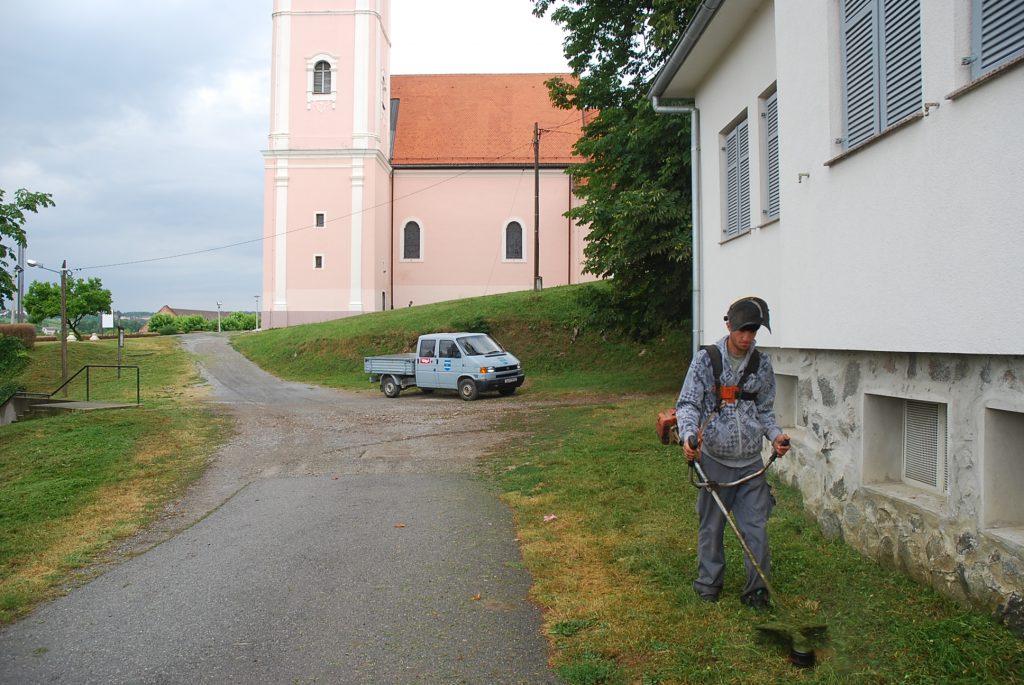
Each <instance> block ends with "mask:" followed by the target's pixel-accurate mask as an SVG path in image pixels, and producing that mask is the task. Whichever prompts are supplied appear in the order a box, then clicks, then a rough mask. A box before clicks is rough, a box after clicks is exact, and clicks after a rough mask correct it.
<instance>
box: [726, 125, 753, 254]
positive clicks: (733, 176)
mask: <svg viewBox="0 0 1024 685" xmlns="http://www.w3.org/2000/svg"><path fill="white" fill-rule="evenodd" d="M747 134H748V131H747V120H746V119H743V120H742V121H740V122H739V123H738V124H736V127H735V128H733V129H732V130H731V131H729V132H728V133H727V134H725V147H724V148H723V149H724V152H725V237H726V238H732V237H733V236H737V235H739V234H740V233H743V232H745V231H747V230H748V229H749V228H750V151H749V144H748V142H749V141H748V135H747Z"/></svg>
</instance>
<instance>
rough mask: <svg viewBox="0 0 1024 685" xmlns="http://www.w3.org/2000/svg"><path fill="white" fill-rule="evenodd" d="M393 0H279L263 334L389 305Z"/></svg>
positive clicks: (267, 172)
mask: <svg viewBox="0 0 1024 685" xmlns="http://www.w3.org/2000/svg"><path fill="white" fill-rule="evenodd" d="M389 4H390V3H389V2H388V0H274V11H273V55H272V64H271V107H270V135H269V142H268V149H266V150H264V151H263V158H264V218H263V288H262V290H263V293H262V302H263V303H265V306H264V311H263V321H264V325H265V326H266V327H268V328H276V327H281V326H289V325H295V324H300V323H310V322H314V321H324V320H329V319H336V318H340V317H343V316H348V315H352V314H359V313H363V312H369V311H376V310H380V309H385V308H387V307H388V306H390V298H391V292H390V286H389V282H390V275H389V274H388V273H387V272H388V269H389V268H390V267H389V255H390V253H391V244H390V241H391V207H390V200H391V165H390V159H389V157H390V155H389V151H390V147H391V140H390V137H391V133H390V119H391V106H390V100H389V83H390V68H389V53H390V38H389V33H388V25H389Z"/></svg>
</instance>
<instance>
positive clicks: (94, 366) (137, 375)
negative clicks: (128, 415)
mask: <svg viewBox="0 0 1024 685" xmlns="http://www.w3.org/2000/svg"><path fill="white" fill-rule="evenodd" d="M89 369H117V370H118V374H120V373H121V369H135V404H142V392H141V382H140V372H139V367H138V366H136V365H131V366H127V365H121V364H86V365H85V366H83V367H82V368H80V369H79V370H78V371H76V372H75V374H74V375H73V376H71V378H69V379H67V380H66V381H64V382H63V383H61V385H60V387H59V388H57V389H56V390H54V391H53V392H51V393H50V397H53V396H54V395H56V394H57V393H59V392H60V391H61V390H63V389H64V388H66V387H67V385H68V383H70V382H71V381H73V380H75V379H76V378H78V376H79V375H80V374H81V373H82V372H83V371H85V401H86V402H88V401H89V384H90V379H89Z"/></svg>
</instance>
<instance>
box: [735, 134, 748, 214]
mask: <svg viewBox="0 0 1024 685" xmlns="http://www.w3.org/2000/svg"><path fill="white" fill-rule="evenodd" d="M736 131H737V133H738V135H737V141H736V143H737V147H739V150H738V153H739V165H740V178H739V182H740V198H739V217H737V225H738V230H739V231H744V230H746V229H748V228H750V144H749V141H748V128H747V122H746V120H744V121H743V122H742V123H741V124H740V125H739V126H737V127H736Z"/></svg>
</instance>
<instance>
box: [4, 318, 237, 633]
mask: <svg viewBox="0 0 1024 685" xmlns="http://www.w3.org/2000/svg"><path fill="white" fill-rule="evenodd" d="M68 353H69V354H68V356H69V368H70V370H71V372H72V373H73V372H74V371H76V370H77V369H78V368H80V367H81V366H82V365H83V364H86V363H93V364H98V363H102V364H107V363H115V362H116V354H117V351H116V347H114V343H108V342H106V341H102V342H80V343H74V344H72V345H70V346H69V350H68ZM124 363H129V364H138V365H139V366H141V367H142V369H141V379H142V396H143V402H144V404H143V406H142V407H132V408H130V409H121V410H106V411H100V412H88V413H78V414H70V415H61V416H56V417H51V418H46V419H37V420H31V421H23V422H18V423H14V424H11V425H9V426H5V427H2V428H0V436H2V439H0V623H7V622H10V621H12V620H15V619H16V618H18V617H19V616H23V615H24V614H25V613H27V612H28V611H29V610H30V609H31V607H32V606H33V605H35V604H36V603H38V602H39V601H41V600H43V599H45V598H47V597H50V596H52V595H53V594H55V593H57V592H58V591H59V588H60V587H61V585H62V584H63V583H64V582H65V581H66V580H67V578H68V576H69V574H70V573H71V572H72V571H74V570H75V569H78V568H81V567H82V566H84V565H86V564H88V563H89V562H90V561H91V560H92V559H94V558H95V555H96V554H97V553H98V552H100V551H102V550H103V549H105V548H107V547H108V546H109V545H110V543H111V542H113V541H115V540H117V539H121V538H124V537H125V536H128V535H130V534H132V533H133V532H135V531H136V530H138V528H139V527H140V526H141V525H143V524H145V523H146V522H147V521H148V520H150V518H151V517H152V516H153V514H154V512H155V511H156V510H157V508H158V507H159V506H160V505H161V504H163V503H164V502H166V501H167V500H168V499H170V498H172V497H174V496H176V495H177V494H179V493H180V492H181V490H182V489H183V487H184V486H185V485H186V484H188V483H189V482H191V481H192V480H194V479H195V478H196V477H197V476H198V475H199V474H200V473H201V472H202V469H203V467H204V465H205V463H206V460H207V458H208V457H209V455H210V454H211V453H212V451H213V450H214V449H215V448H216V446H217V445H219V444H220V443H221V442H222V440H223V439H224V436H225V435H226V434H227V431H228V430H229V426H228V423H227V421H226V419H225V418H223V417H220V416H217V415H215V414H213V413H211V412H210V411H209V410H208V409H204V408H201V407H199V406H197V405H195V404H194V403H193V402H192V401H190V398H193V397H195V396H196V395H197V393H196V391H195V390H194V389H193V388H191V387H190V386H192V385H193V384H195V383H197V382H198V381H199V377H198V376H197V374H196V372H195V368H194V366H193V364H192V362H191V359H190V357H189V356H188V355H187V354H186V353H185V352H184V351H182V350H180V349H179V348H178V345H177V341H176V340H175V339H173V338H148V339H138V340H130V341H128V344H127V347H126V349H125V350H124ZM105 371H107V374H106V375H105V376H104V375H103V373H102V372H101V373H99V374H96V375H93V376H92V378H91V380H92V387H91V392H90V395H91V397H92V399H94V400H100V401H124V400H128V401H131V402H133V401H134V398H135V378H134V375H133V374H132V375H131V377H130V380H129V381H128V382H127V383H126V382H124V377H125V376H128V375H129V374H127V373H126V372H124V373H122V380H121V381H119V380H118V379H117V374H116V370H105ZM17 380H18V382H19V383H21V384H23V385H24V386H25V387H26V389H28V390H30V391H39V392H50V391H52V390H54V389H56V387H57V386H58V385H59V384H60V349H59V345H58V344H56V343H50V344H37V346H36V347H35V348H34V349H33V350H32V352H31V353H30V362H29V366H28V367H27V368H26V369H25V370H24V371H23V373H22V374H21V375H20V377H19V378H18V379H17ZM84 383H85V379H84V376H82V377H80V380H76V381H75V383H74V384H73V385H72V386H71V387H70V388H69V397H71V398H72V399H84V396H85V389H84Z"/></svg>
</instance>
